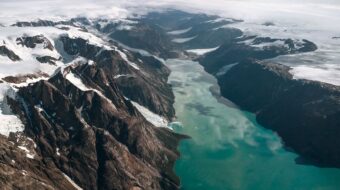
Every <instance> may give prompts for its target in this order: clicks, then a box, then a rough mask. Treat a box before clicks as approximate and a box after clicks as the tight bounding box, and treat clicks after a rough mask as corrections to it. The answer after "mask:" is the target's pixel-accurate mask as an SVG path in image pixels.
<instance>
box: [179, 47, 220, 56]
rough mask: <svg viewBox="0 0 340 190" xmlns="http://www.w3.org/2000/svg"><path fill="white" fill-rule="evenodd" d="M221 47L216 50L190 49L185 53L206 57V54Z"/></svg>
mask: <svg viewBox="0 0 340 190" xmlns="http://www.w3.org/2000/svg"><path fill="white" fill-rule="evenodd" d="M219 47H220V46H218V47H215V48H207V49H188V50H185V51H187V52H190V53H194V54H196V55H204V54H206V53H209V52H212V51H215V50H217V49H218V48H219Z"/></svg>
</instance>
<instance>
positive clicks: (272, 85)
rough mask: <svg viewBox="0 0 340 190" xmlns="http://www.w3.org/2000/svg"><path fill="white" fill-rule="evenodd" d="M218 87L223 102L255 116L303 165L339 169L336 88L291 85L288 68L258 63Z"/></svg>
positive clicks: (239, 68) (233, 72) (235, 70)
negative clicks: (230, 102) (299, 157)
mask: <svg viewBox="0 0 340 190" xmlns="http://www.w3.org/2000/svg"><path fill="white" fill-rule="evenodd" d="M219 84H220V86H221V91H222V94H223V96H225V97H228V98H229V99H230V100H232V101H233V102H235V103H236V104H238V105H240V106H241V107H242V108H244V109H246V110H249V111H252V112H254V113H256V116H257V120H258V122H259V123H261V124H262V125H263V126H265V127H267V128H270V129H272V130H274V131H276V132H278V134H279V135H280V136H281V137H282V139H283V141H284V143H285V145H286V146H287V147H290V148H292V149H293V150H294V151H296V152H297V153H299V154H300V155H302V156H303V157H304V158H305V159H307V161H311V162H312V163H313V164H317V165H320V166H328V167H329V166H333V167H340V163H339V160H340V152H339V148H338V147H339V145H340V141H339V138H338V137H339V135H340V128H339V126H340V119H339V118H340V88H339V87H337V86H333V85H328V84H324V83H320V82H313V81H307V80H294V79H293V76H292V75H291V74H290V73H289V68H288V67H286V66H283V65H277V64H274V63H269V62H261V61H256V60H247V61H243V62H241V63H239V64H238V65H235V66H234V67H232V68H231V69H230V70H229V71H228V73H227V74H225V75H224V76H221V78H219ZM308 159H309V160H308Z"/></svg>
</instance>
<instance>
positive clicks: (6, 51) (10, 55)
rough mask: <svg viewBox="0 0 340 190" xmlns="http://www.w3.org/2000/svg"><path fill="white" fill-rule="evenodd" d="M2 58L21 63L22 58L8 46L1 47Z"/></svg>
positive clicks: (0, 54)
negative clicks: (5, 57)
mask: <svg viewBox="0 0 340 190" xmlns="http://www.w3.org/2000/svg"><path fill="white" fill-rule="evenodd" d="M0 56H7V57H8V58H9V59H10V60H12V61H20V60H21V59H20V57H19V56H18V55H17V54H15V53H14V52H13V51H12V50H10V49H8V48H7V47H6V46H0Z"/></svg>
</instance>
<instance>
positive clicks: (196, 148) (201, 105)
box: [167, 59, 340, 190]
mask: <svg viewBox="0 0 340 190" xmlns="http://www.w3.org/2000/svg"><path fill="white" fill-rule="evenodd" d="M167 65H168V66H169V68H170V69H171V70H172V73H171V75H170V79H169V83H171V84H172V85H173V88H174V93H175V96H176V100H175V109H176V115H177V121H178V122H174V123H173V124H172V127H173V128H174V130H175V131H176V132H179V133H184V134H187V135H189V136H191V138H192V139H189V140H184V141H182V142H181V144H180V147H179V150H180V152H181V157H180V159H179V160H178V161H177V162H176V166H175V171H176V174H177V175H178V176H179V177H180V179H181V184H182V190H295V189H296V190H338V189H340V169H333V168H318V167H315V166H308V165H299V164H296V163H295V159H296V158H297V157H298V156H297V155H296V154H294V153H292V152H289V151H287V150H285V149H284V148H283V147H282V143H281V140H280V138H279V137H278V136H277V135H276V134H275V132H273V131H271V130H267V129H264V128H263V127H261V126H260V125H259V124H258V123H256V120H255V116H254V115H253V114H251V113H248V112H244V111H241V110H239V109H237V107H236V106H234V105H232V104H231V103H228V101H227V100H224V102H225V103H222V102H221V100H220V101H218V100H217V99H216V98H215V96H213V94H212V93H211V89H212V88H213V87H214V86H215V87H216V83H217V81H216V80H215V79H214V78H213V77H212V76H211V75H209V74H207V73H206V72H205V71H204V70H203V68H202V66H200V65H199V64H198V63H196V62H193V61H189V60H178V59H173V60H168V61H167ZM249 80H251V79H249ZM179 122H180V123H181V124H180V123H179Z"/></svg>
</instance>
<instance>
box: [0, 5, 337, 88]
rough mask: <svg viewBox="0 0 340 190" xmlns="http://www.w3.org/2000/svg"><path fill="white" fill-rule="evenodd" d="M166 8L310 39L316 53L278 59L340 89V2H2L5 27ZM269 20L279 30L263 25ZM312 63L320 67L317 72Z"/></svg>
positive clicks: (0, 14) (251, 30)
mask: <svg viewBox="0 0 340 190" xmlns="http://www.w3.org/2000/svg"><path fill="white" fill-rule="evenodd" d="M161 8H177V9H181V10H185V11H190V12H203V13H208V14H217V15H220V16H223V17H232V18H236V19H243V20H245V22H244V23H241V24H237V25H234V27H237V28H240V29H242V30H243V31H245V32H246V33H251V34H258V35H263V36H271V37H282V38H284V37H287V38H288V37H289V38H306V39H309V40H311V41H313V42H315V43H316V44H317V45H318V47H319V50H318V51H317V52H316V53H314V54H308V55H302V56H300V57H299V56H295V57H294V59H292V58H291V57H290V59H286V58H279V59H277V60H280V62H285V64H288V65H291V66H298V68H297V69H296V70H294V71H293V73H294V74H295V76H296V77H297V78H308V79H314V80H321V81H324V82H329V83H333V84H337V85H340V66H339V64H338V63H339V62H340V61H339V60H340V40H335V39H332V37H334V36H340V0H208V1H207V0H119V1H118V0H0V23H2V24H4V25H9V24H13V23H14V22H15V21H18V20H21V21H29V20H35V19H38V18H40V19H53V20H56V19H57V20H65V19H67V18H72V17H76V16H86V17H90V18H91V17H106V18H112V19H114V18H125V17H127V16H129V15H132V14H134V13H137V14H143V13H145V12H146V11H150V10H159V9H161ZM268 21H270V22H273V23H275V24H276V26H271V27H265V26H263V25H262V24H263V23H264V22H268ZM0 30H1V28H0ZM287 60H288V61H289V62H287ZM305 60H308V65H307V62H306V61H305ZM311 61H312V62H313V61H314V62H313V65H314V67H315V65H318V68H314V69H311V67H312V66H311V65H310V63H311ZM297 64H298V65H297ZM320 65H321V66H320ZM305 67H309V68H308V69H304V68H305ZM312 72H313V73H312ZM324 76H327V77H324ZM329 76H332V77H329Z"/></svg>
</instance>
